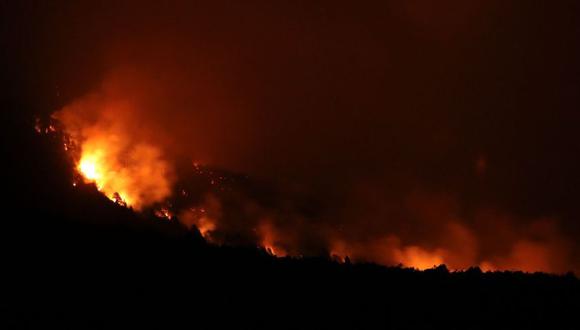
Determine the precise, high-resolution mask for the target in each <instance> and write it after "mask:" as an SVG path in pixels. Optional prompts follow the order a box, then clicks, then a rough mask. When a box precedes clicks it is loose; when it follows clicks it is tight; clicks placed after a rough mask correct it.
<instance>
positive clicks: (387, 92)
mask: <svg viewBox="0 0 580 330" xmlns="http://www.w3.org/2000/svg"><path fill="white" fill-rule="evenodd" d="M212 3H213V4H211V5H208V4H202V3H197V2H189V1H183V2H176V3H172V4H165V3H162V2H158V3H157V4H151V5H147V4H143V3H142V2H141V1H139V2H137V1H136V2H132V3H130V2H123V4H119V3H117V2H110V3H106V4H104V3H103V4H98V5H97V4H89V2H88V1H74V2H73V1H70V2H66V1H64V2H59V1H51V2H48V1H39V2H13V3H8V2H7V1H6V2H5V1H2V2H1V3H0V11H1V12H2V23H1V24H2V25H1V28H2V39H1V46H0V48H1V49H2V51H1V52H2V57H3V62H4V63H3V64H4V65H3V67H4V69H3V74H2V75H3V76H4V77H3V78H4V79H6V80H5V86H6V87H5V88H4V92H5V93H6V94H7V95H8V97H9V98H12V99H14V100H24V101H19V102H20V103H22V104H25V105H26V106H27V107H26V108H27V109H30V110H25V112H24V113H22V114H21V115H24V116H26V115H32V114H35V113H44V114H48V113H51V112H54V111H56V110H59V109H60V108H61V107H62V106H64V105H66V104H68V103H69V102H71V101H72V100H75V99H78V98H80V97H82V96H83V95H85V94H86V93H87V92H90V91H95V90H101V91H104V93H105V94H107V93H108V95H119V94H121V95H122V96H123V97H127V98H129V99H131V100H134V101H135V103H136V104H138V105H139V107H138V108H137V109H136V110H135V113H133V114H130V115H129V117H131V118H133V120H134V121H138V124H136V126H139V127H147V129H142V130H141V131H143V132H144V133H143V134H146V135H147V136H148V137H151V136H154V137H155V139H156V141H159V143H162V144H163V145H164V148H166V149H167V150H168V152H169V153H175V154H187V155H190V156H191V157H193V158H194V159H199V160H200V161H202V162H204V163H210V164H213V165H216V166H219V167H222V168H226V169H228V170H232V171H236V172H242V173H248V174H250V175H252V176H254V177H257V178H261V179H265V180H269V181H272V182H277V183H278V184H280V185H282V186H284V185H286V186H288V187H292V188H291V189H297V190H299V191H302V192H304V193H305V194H308V195H313V196H316V197H315V198H316V199H317V200H319V201H320V202H321V203H322V204H323V205H326V206H325V208H327V210H325V211H324V212H323V215H322V216H321V219H319V221H322V222H324V223H330V224H335V223H341V224H344V225H345V226H346V227H347V228H348V231H349V234H347V236H348V237H350V240H352V241H366V238H361V237H366V236H369V235H371V234H368V233H369V232H371V233H373V235H374V233H376V232H377V231H378V232H385V233H392V232H394V233H396V234H397V235H398V236H399V237H401V238H402V240H403V241H406V242H411V243H412V242H415V243H417V242H419V243H418V244H423V242H424V241H427V242H432V241H433V239H432V238H425V237H423V236H429V235H430V234H429V233H425V232H424V230H419V229H418V228H424V229H425V228H427V229H425V230H427V231H429V232H430V233H433V235H435V236H441V235H442V236H445V234H435V233H438V232H439V231H438V229H432V228H438V226H439V225H438V224H439V223H441V224H442V223H443V222H442V221H444V220H441V218H445V217H447V216H450V214H452V216H453V217H456V218H459V219H460V220H459V222H461V223H464V224H466V226H468V227H469V228H471V230H472V231H473V232H474V233H476V234H475V236H477V237H478V238H479V240H480V241H481V242H482V243H481V247H480V249H483V250H485V249H487V248H488V247H486V246H488V245H489V246H496V244H495V243H489V242H491V241H493V239H492V238H489V237H490V236H493V235H494V233H493V230H489V229H485V228H488V227H492V228H496V227H494V225H490V224H492V223H494V221H500V220H497V219H495V220H490V219H489V216H486V214H501V215H502V216H501V217H507V218H509V220H507V222H509V227H510V228H511V229H510V230H508V231H509V232H512V234H506V235H507V236H509V237H511V239H512V240H519V239H521V237H523V236H525V237H526V239H528V238H529V237H528V235H529V236H530V237H532V238H529V239H532V240H533V239H534V235H536V234H534V233H535V232H536V229H529V227H530V226H531V227H533V226H535V225H534V224H535V223H537V219H545V218H547V219H551V220H550V221H553V222H554V223H555V225H554V228H552V226H551V225H550V228H551V229H550V230H553V232H555V233H556V234H554V235H555V236H556V237H557V240H558V241H566V242H567V243H566V244H570V245H567V248H566V250H567V251H568V252H567V253H569V254H570V256H571V257H570V258H571V259H567V260H566V261H565V262H566V264H567V265H569V266H567V267H572V268H576V269H578V266H577V265H579V264H580V260H578V257H577V256H574V254H577V253H574V252H578V244H577V243H576V242H577V240H578V238H579V237H580V226H579V225H578V217H579V216H580V212H578V209H577V198H578V196H579V190H578V189H579V188H578V187H579V186H580V171H579V170H578V169H579V168H580V139H578V137H577V131H578V128H579V127H580V114H579V113H578V107H579V106H580V93H579V92H580V90H579V88H580V43H579V36H580V23H579V22H580V17H579V15H580V4H579V3H578V2H577V1H558V2H557V3H554V2H547V1H544V2H541V1H500V0H490V1H483V0H477V1H460V0H444V1H437V2H436V4H434V2H432V1H426V0H425V1H422V0H413V1H365V2H363V3H356V2H354V1H352V2H351V1H231V2H229V1H225V2H222V1H217V2H213V1H212ZM57 94H58V96H57ZM32 100H34V101H32ZM135 134H141V133H135ZM288 189H290V188H288ZM417 196H418V197H417ZM328 205H335V206H334V207H329V206H328ZM409 205H410V206H409ZM405 207H409V208H410V209H414V210H415V211H413V210H404V211H401V210H400V209H404V208H405ZM422 212H427V213H429V215H427V216H424V215H422ZM437 212H439V213H441V214H443V215H438V213H437ZM417 214H418V215H417ZM492 218H493V216H492ZM482 219H483V220H482ZM440 220H441V221H440ZM482 221H483V222H487V225H486V224H481V222H482ZM432 222H434V224H433V223H432ZM324 228H326V227H324ZM377 228H379V229H377ZM430 228H431V229H430ZM522 228H524V229H522ZM540 231H541V230H540ZM524 232H525V234H524ZM365 233H367V234H365ZM514 233H516V234H514ZM365 235H366V236H365ZM498 235H499V234H498ZM514 235H515V237H517V238H513V237H514ZM371 236H372V235H371ZM540 236H541V235H540ZM445 237H446V236H445ZM538 239H539V240H540V241H542V239H546V240H548V241H550V240H551V238H545V237H544V238H542V237H540V238H538ZM490 240H491V241H490ZM485 242H487V243H485ZM542 242H544V241H542ZM433 244H435V245H436V244H438V243H433ZM550 244H551V243H550ZM426 246H432V245H430V244H428V243H426ZM550 246H551V245H550ZM558 249H559V248H558ZM557 251H560V250H557ZM558 253H560V252H558ZM484 254H485V253H484ZM572 265H575V266H572ZM556 268H557V269H560V268H561V267H560V268H558V267H556Z"/></svg>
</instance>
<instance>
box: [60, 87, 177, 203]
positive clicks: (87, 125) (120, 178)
mask: <svg viewBox="0 0 580 330" xmlns="http://www.w3.org/2000/svg"><path fill="white" fill-rule="evenodd" d="M85 108H90V109H92V110H93V111H95V112H96V114H95V116H96V118H97V120H95V119H94V118H85V117H84V116H82V115H81V114H82V113H83V111H82V110H84V109H85ZM131 108H132V105H131V104H126V103H111V102H106V101H104V100H100V99H92V98H89V99H88V100H86V101H82V102H79V103H73V104H72V105H71V106H69V107H67V108H64V109H63V110H61V111H60V112H59V113H57V114H56V115H55V118H56V119H58V120H60V122H61V123H62V124H63V127H64V130H65V133H66V135H67V137H66V138H67V140H66V141H65V142H67V143H66V146H67V147H66V148H67V150H70V153H71V156H72V157H73V158H74V159H75V168H76V170H77V172H78V173H79V174H80V175H81V176H82V178H83V179H84V181H85V182H86V183H94V184H95V185H96V187H97V189H98V190H99V191H101V192H102V193H103V194H104V195H105V196H107V197H108V198H109V199H111V200H112V201H114V202H115V203H117V204H119V205H124V206H129V207H132V208H134V209H136V210H143V209H144V208H146V207H150V206H152V205H154V204H156V203H160V202H163V201H164V200H165V199H166V198H168V197H169V196H170V194H171V181H170V166H169V162H167V161H166V160H165V159H164V158H163V154H162V151H161V148H159V147H158V146H157V145H155V144H152V143H150V142H148V141H147V140H146V139H145V138H144V137H142V136H138V135H136V134H133V132H132V130H131V129H130V128H129V127H130V123H129V122H128V120H129V119H128V118H127V119H125V118H123V117H121V116H120V115H119V114H120V113H122V112H124V111H125V112H129V111H131ZM69 141H70V144H71V145H73V146H75V147H74V148H69V147H68V145H69V143H68V142H69Z"/></svg>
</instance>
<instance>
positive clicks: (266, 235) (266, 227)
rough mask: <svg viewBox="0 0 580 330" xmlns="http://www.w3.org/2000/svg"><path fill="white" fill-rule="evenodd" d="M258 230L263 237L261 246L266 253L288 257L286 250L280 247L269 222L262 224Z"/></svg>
mask: <svg viewBox="0 0 580 330" xmlns="http://www.w3.org/2000/svg"><path fill="white" fill-rule="evenodd" d="M258 229H259V234H260V236H261V237H262V242H261V246H262V247H263V248H264V250H266V252H268V253H269V254H271V255H273V256H276V257H284V256H286V255H288V253H287V252H286V250H285V249H284V248H282V247H280V245H279V242H278V240H277V234H276V233H275V231H274V227H273V226H272V224H271V223H270V222H269V221H264V222H262V223H261V224H260V227H259V228H258Z"/></svg>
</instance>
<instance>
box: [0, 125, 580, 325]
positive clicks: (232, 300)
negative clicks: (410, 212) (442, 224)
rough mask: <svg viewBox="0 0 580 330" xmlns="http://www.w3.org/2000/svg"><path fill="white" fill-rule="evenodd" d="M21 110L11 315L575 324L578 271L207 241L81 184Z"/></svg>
mask: <svg viewBox="0 0 580 330" xmlns="http://www.w3.org/2000/svg"><path fill="white" fill-rule="evenodd" d="M12 124H13V127H19V125H22V129H14V130H13V132H14V133H15V134H21V136H17V137H14V136H12V137H11V138H12V139H13V140H14V141H19V143H17V144H12V145H9V146H8V149H7V150H6V151H7V152H6V153H5V154H6V155H8V158H7V160H6V163H7V165H8V168H7V170H6V171H7V173H8V174H9V175H8V176H7V179H6V180H7V181H8V187H11V193H10V194H8V196H7V197H6V199H5V200H4V214H5V216H4V217H3V223H2V227H3V229H2V231H1V235H2V245H3V247H2V255H3V257H2V291H1V292H2V294H1V297H2V298H1V299H2V316H1V321H0V323H1V324H2V328H3V329H12V328H28V327H31V328H37V329H45V328H53V327H54V328H57V329H84V328H125V329H134V328H159V329H167V328H209V327H211V328H221V327H225V326H228V327H231V328H242V329H245V328H248V329H252V328H256V327H264V328H274V329H275V328H281V327H288V326H291V327H294V328H331V327H347V328H351V329H358V328H404V329H409V328H411V329H414V328H466V329H469V328H486V329H489V328H506V327H509V328H531V327H538V326H545V327H550V328H558V329H566V328H569V329H574V328H576V327H577V325H578V318H577V315H578V311H580V281H579V280H578V279H577V278H576V277H574V276H573V275H572V274H568V275H564V276H554V275H547V274H524V273H519V272H515V273H514V272H504V273H482V272H481V271H479V269H471V270H468V271H465V272H455V273H450V272H448V271H447V270H446V269H445V268H444V267H439V268H437V269H433V270H429V271H425V272H418V271H414V270H410V269H404V268H398V267H392V268H386V267H381V266H377V265H368V264H367V265H363V264H349V263H347V264H341V263H337V262H334V261H332V260H330V259H329V258H325V257H320V258H302V259H290V258H282V259H278V258H275V257H272V256H270V255H268V254H267V253H266V252H264V251H262V250H258V249H255V248H240V247H238V248H227V247H215V246H211V245H208V244H207V243H206V242H205V241H204V240H203V239H202V238H201V236H200V235H199V233H197V232H195V231H188V230H186V229H184V228H183V227H181V226H180V225H179V224H177V223H172V222H168V221H161V220H160V219H155V218H153V217H147V216H142V215H137V214H135V213H133V212H132V211H130V210H127V209H124V208H122V207H119V206H117V205H114V204H113V203H111V202H110V201H108V200H107V199H106V198H104V197H102V196H100V195H99V194H98V193H97V192H96V191H95V190H94V189H93V188H91V187H89V186H85V187H80V188H79V187H77V188H75V189H72V187H70V184H69V181H67V179H66V178H67V175H70V173H69V171H70V168H67V166H66V164H65V163H63V159H62V157H56V156H55V155H54V150H55V149H54V148H55V146H54V145H52V144H54V143H55V142H54V141H50V139H41V140H38V139H37V138H36V137H35V136H34V134H33V132H30V130H28V131H27V130H25V129H24V127H25V126H26V124H27V123H24V122H16V123H12ZM4 141H7V140H4ZM63 178H65V179H64V180H63ZM14 212H16V214H12V213H14Z"/></svg>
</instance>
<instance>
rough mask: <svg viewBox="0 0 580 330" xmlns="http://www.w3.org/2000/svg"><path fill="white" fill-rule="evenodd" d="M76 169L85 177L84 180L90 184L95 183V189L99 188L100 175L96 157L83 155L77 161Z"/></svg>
mask: <svg viewBox="0 0 580 330" xmlns="http://www.w3.org/2000/svg"><path fill="white" fill-rule="evenodd" d="M77 169H78V170H79V172H80V173H81V174H82V175H83V176H84V177H85V179H87V180H88V181H91V182H95V183H96V184H97V187H100V186H101V184H100V183H99V181H100V180H99V179H101V178H102V174H101V173H100V171H99V170H100V169H99V164H98V157H97V156H96V155H85V156H84V157H83V158H81V160H80V161H79V164H78V166H77Z"/></svg>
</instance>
